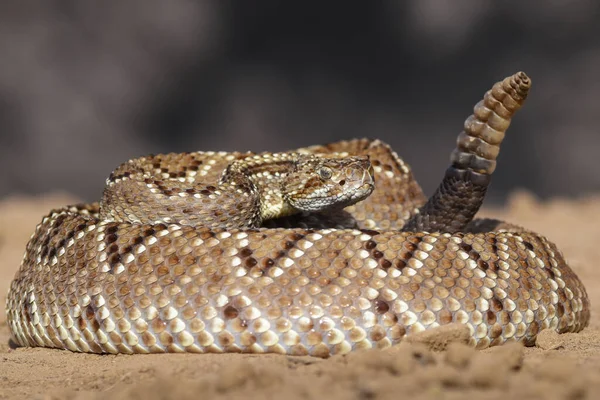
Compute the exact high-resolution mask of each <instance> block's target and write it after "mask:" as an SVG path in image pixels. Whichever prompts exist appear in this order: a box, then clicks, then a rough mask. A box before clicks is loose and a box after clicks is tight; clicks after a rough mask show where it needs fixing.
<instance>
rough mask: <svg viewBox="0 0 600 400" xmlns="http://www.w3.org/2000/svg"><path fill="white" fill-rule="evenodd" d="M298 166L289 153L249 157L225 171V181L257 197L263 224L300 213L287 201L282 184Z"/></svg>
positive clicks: (223, 176) (223, 178)
mask: <svg viewBox="0 0 600 400" xmlns="http://www.w3.org/2000/svg"><path fill="white" fill-rule="evenodd" d="M294 163H295V158H294V156H293V155H290V154H285V153H276V154H273V157H272V158H265V157H249V158H247V159H244V160H242V161H240V162H234V163H232V164H231V165H230V166H229V167H228V168H227V169H226V170H225V171H224V172H223V175H222V177H221V182H222V183H234V184H235V185H236V186H237V187H238V188H241V189H242V190H244V191H248V192H252V195H255V196H256V198H257V199H258V201H257V203H258V204H257V209H258V214H259V215H260V216H259V219H260V222H262V221H265V220H268V219H273V218H280V217H285V216H288V215H293V214H297V213H298V212H299V210H298V209H296V208H294V207H292V206H291V205H290V204H289V202H288V201H286V200H285V198H284V195H283V191H282V183H283V181H284V179H285V177H286V176H287V175H288V174H289V173H290V172H291V171H292V170H293V168H294ZM249 194H250V193H249Z"/></svg>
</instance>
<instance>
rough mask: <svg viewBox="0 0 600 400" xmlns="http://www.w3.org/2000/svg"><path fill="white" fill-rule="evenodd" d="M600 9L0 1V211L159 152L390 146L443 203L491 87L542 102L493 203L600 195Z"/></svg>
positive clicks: (93, 195)
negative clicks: (7, 199) (452, 168)
mask: <svg viewBox="0 0 600 400" xmlns="http://www.w3.org/2000/svg"><path fill="white" fill-rule="evenodd" d="M599 21H600V2H597V1H583V0H580V1H576V0H572V1H558V0H547V1H545V2H525V1H502V2H500V1H492V0H453V1H442V0H407V1H400V0H387V1H385V0H384V1H372V2H357V1H356V2H355V1H308V0H306V1H301V2H284V1H275V0H254V1H225V0H206V1H189V0H169V1H158V0H119V1H113V2H82V1H78V0H54V1H50V0H48V1H45V2H37V1H27V0H24V1H20V2H2V3H0V49H1V52H2V53H1V61H0V126H1V129H0V198H1V197H4V196H6V195H9V194H17V193H19V194H40V193H47V192H50V191H68V192H71V193H73V194H75V195H77V196H80V197H81V198H82V199H84V200H95V199H98V198H99V197H100V194H101V191H102V188H103V185H104V179H105V178H106V177H107V176H108V174H109V173H110V171H111V170H112V169H113V168H114V167H115V166H116V165H118V164H119V163H121V162H123V161H125V160H127V159H129V158H132V157H135V156H140V155H144V154H147V153H163V152H171V151H193V150H253V151H263V150H269V151H280V150H286V149H290V148H295V147H301V146H307V145H311V144H316V143H326V142H331V141H335V140H340V139H347V138H353V137H372V138H381V139H382V140H384V141H386V142H388V143H389V144H391V145H392V147H393V148H394V149H395V150H396V151H397V152H398V153H399V154H400V155H401V156H402V157H403V158H404V159H405V160H406V161H407V162H409V164H410V165H411V166H412V167H413V170H414V172H415V174H416V177H417V179H418V180H419V181H420V182H421V184H422V186H423V187H424V189H425V191H426V193H428V194H429V193H431V192H432V191H433V190H434V189H435V187H436V185H437V183H438V182H439V181H440V179H441V177H442V175H443V172H444V170H445V168H446V166H447V165H448V160H449V155H450V152H451V150H452V149H453V147H454V143H455V140H456V135H457V134H458V133H459V132H460V130H461V129H462V124H463V121H464V119H465V118H466V117H467V116H468V115H469V114H470V113H471V111H472V107H473V105H474V104H475V103H476V102H477V101H479V100H480V99H481V98H482V96H483V94H484V92H485V91H486V90H488V89H489V88H490V87H491V86H492V85H493V83H495V82H496V81H498V80H500V79H502V78H504V77H505V76H507V75H511V74H513V73H514V72H516V71H519V70H523V71H525V72H527V73H528V74H529V75H530V76H531V77H532V79H533V91H532V92H531V94H530V97H529V99H528V102H527V104H526V106H525V107H524V109H523V110H522V111H521V112H520V113H519V114H518V115H517V117H516V118H515V120H514V121H513V124H512V126H511V128H510V130H509V133H508V135H507V138H506V140H505V144H504V145H503V148H502V151H501V155H500V161H499V166H498V169H497V170H496V174H495V177H494V180H493V185H492V188H491V191H490V200H489V201H490V203H494V202H495V203H498V202H502V201H503V200H505V198H506V196H507V194H508V193H509V192H510V191H511V190H513V189H517V188H527V189H529V190H531V191H533V192H534V193H535V194H536V195H537V196H539V197H543V198H545V197H549V196H569V197H571V196H582V195H585V194H586V193H590V192H594V191H598V190H599V189H600V162H599V161H598V159H599V157H598V151H599V150H600V134H599V132H598V128H597V126H598V124H599V122H598V117H599V114H600V106H599V96H600V77H599V73H600V23H599Z"/></svg>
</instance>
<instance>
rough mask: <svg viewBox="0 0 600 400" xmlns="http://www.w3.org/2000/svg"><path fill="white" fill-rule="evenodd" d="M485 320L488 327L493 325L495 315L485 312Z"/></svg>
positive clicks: (489, 311)
mask: <svg viewBox="0 0 600 400" xmlns="http://www.w3.org/2000/svg"><path fill="white" fill-rule="evenodd" d="M485 320H486V322H487V324H488V325H493V324H495V323H496V313H495V312H493V311H492V310H487V312H486V313H485Z"/></svg>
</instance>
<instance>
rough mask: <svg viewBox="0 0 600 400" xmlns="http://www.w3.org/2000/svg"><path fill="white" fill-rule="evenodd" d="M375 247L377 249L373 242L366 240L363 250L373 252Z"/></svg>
mask: <svg viewBox="0 0 600 400" xmlns="http://www.w3.org/2000/svg"><path fill="white" fill-rule="evenodd" d="M375 247H377V243H375V241H374V240H367V241H366V242H365V248H366V249H367V250H373V249H374V248H375Z"/></svg>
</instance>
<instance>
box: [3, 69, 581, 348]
mask: <svg viewBox="0 0 600 400" xmlns="http://www.w3.org/2000/svg"><path fill="white" fill-rule="evenodd" d="M529 86H530V80H529V78H528V77H527V76H526V75H525V74H524V73H517V74H515V75H513V76H511V77H509V78H506V79H505V80H503V81H502V82H499V83H497V84H496V85H494V87H493V88H492V89H491V90H490V91H489V92H487V93H486V95H485V97H484V99H483V100H482V101H481V102H480V103H478V104H477V105H476V106H475V109H474V114H473V115H472V116H471V117H469V118H468V119H467V121H466V122H465V129H464V131H463V132H461V134H460V135H459V138H458V142H457V143H458V144H457V148H456V150H455V151H454V153H453V154H452V164H451V166H450V167H449V168H448V170H447V171H446V174H445V176H444V179H443V181H442V183H441V185H440V186H439V188H438V190H437V191H436V193H435V194H434V195H433V196H432V197H431V198H430V199H429V200H428V201H426V199H425V197H424V195H423V193H422V191H421V189H420V187H419V186H418V184H417V183H416V182H415V181H414V179H413V177H412V173H411V171H410V169H409V168H408V166H407V165H406V164H404V163H403V162H402V161H401V160H400V159H399V158H398V157H397V155H396V154H395V153H394V152H393V151H391V150H390V148H389V147H388V146H387V145H385V144H384V143H382V142H380V141H378V140H367V139H360V140H351V141H344V142H338V143H333V144H330V145H326V146H313V147H309V148H305V149H299V150H297V151H294V152H290V153H279V154H270V153H264V154H258V155H254V154H249V153H210V152H209V153H200V152H198V153H185V154H166V155H158V156H148V157H143V158H139V159H135V160H131V161H129V162H127V163H125V164H123V165H122V166H120V167H119V168H117V169H116V170H115V171H114V172H113V174H112V175H111V176H110V178H109V179H108V181H107V187H106V189H105V193H104V196H103V199H102V201H101V202H100V203H94V204H87V205H85V204H84V205H75V206H67V207H64V208H62V209H58V210H54V211H52V212H51V213H50V214H49V215H48V216H46V217H45V218H44V219H43V221H42V222H41V223H40V224H39V225H38V227H37V228H36V230H35V232H34V234H33V236H32V238H31V240H30V241H29V243H28V244H27V248H26V252H25V256H24V258H23V262H22V265H21V267H20V269H19V271H18V272H17V274H16V276H15V279H14V281H13V282H12V284H11V287H10V290H9V295H8V303H7V313H8V321H9V327H10V330H11V333H12V336H13V340H14V341H15V342H16V343H17V344H19V345H23V346H46V347H56V348H64V349H69V350H72V351H82V352H94V353H156V352H200V353H202V352H252V353H265V352H275V353H284V354H294V355H306V354H308V355H314V356H319V357H326V356H329V355H332V354H342V353H347V352H349V351H352V350H355V349H362V348H371V347H378V348H384V347H388V346H390V345H393V344H395V343H398V342H399V341H401V340H402V338H403V337H405V336H406V335H411V334H413V333H417V332H420V331H423V330H426V329H430V328H434V327H436V326H440V325H445V324H448V323H451V322H455V323H461V324H465V325H466V326H468V328H469V330H470V332H471V339H470V341H471V344H472V345H474V346H477V347H479V348H483V347H487V346H491V345H497V344H501V343H504V342H505V341H511V340H517V341H522V342H524V343H525V344H532V343H533V341H534V340H535V337H536V335H537V334H538V332H540V331H541V330H542V329H554V330H556V331H558V332H567V331H571V332H574V331H579V330H581V329H583V328H584V327H585V326H586V325H587V323H588V321H589V315H590V312H589V301H588V297H587V294H586V291H585V288H584V287H583V285H582V283H581V282H580V280H579V279H578V278H577V276H576V275H575V274H574V273H573V272H572V270H571V269H570V268H569V266H568V265H567V264H566V263H565V261H564V259H563V256H562V255H561V253H560V251H559V250H558V249H557V248H556V246H555V245H554V244H552V243H551V242H549V241H548V240H547V239H545V238H544V237H542V236H540V235H538V234H536V233H533V232H529V231H526V230H524V229H522V228H519V227H516V226H514V225H510V224H507V223H503V222H500V221H494V220H473V217H474V215H475V213H476V212H477V210H478V209H479V206H480V204H481V202H482V200H483V197H484V195H485V191H486V189H487V185H488V183H489V180H490V176H491V173H492V172H493V170H494V168H495V162H496V161H495V160H496V157H497V155H498V150H499V145H500V142H501V141H502V139H503V137H504V132H505V131H506V129H507V128H508V125H509V122H510V118H511V117H512V115H513V114H514V112H515V111H516V110H517V109H518V108H519V107H520V106H521V105H522V102H523V101H524V99H525V97H526V95H527V92H528V90H529ZM373 178H374V181H375V183H373ZM373 188H375V189H374V190H373ZM371 192H372V193H371ZM369 194H370V195H369ZM361 200H362V201H361ZM344 207H345V208H344ZM342 208H344V209H343V210H342ZM429 232H430V233H429Z"/></svg>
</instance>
